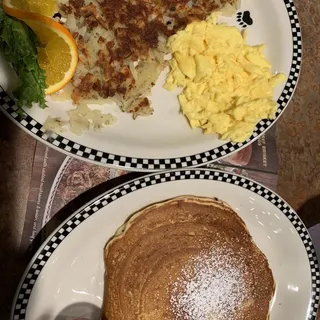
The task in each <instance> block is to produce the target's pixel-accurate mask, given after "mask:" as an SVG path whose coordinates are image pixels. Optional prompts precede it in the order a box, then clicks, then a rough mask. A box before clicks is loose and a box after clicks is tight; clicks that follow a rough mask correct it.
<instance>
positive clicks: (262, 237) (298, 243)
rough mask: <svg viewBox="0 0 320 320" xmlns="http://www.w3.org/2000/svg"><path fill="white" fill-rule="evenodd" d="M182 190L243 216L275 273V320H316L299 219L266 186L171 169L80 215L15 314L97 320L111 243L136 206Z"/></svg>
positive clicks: (313, 272) (62, 230)
mask: <svg viewBox="0 0 320 320" xmlns="http://www.w3.org/2000/svg"><path fill="white" fill-rule="evenodd" d="M180 195H197V196H204V197H217V198H219V199H221V200H223V201H225V202H227V203H228V204H229V205H230V206H231V207H232V208H233V209H234V210H235V211H236V212H237V213H238V214H239V216H240V217H241V218H242V219H243V220H244V222H245V223H246V225H247V227H248V229H249V232H250V234H251V235H252V237H253V239H254V241H255V242H256V244H257V246H258V247H259V248H260V249H261V250H262V252H263V253H264V254H265V255H266V257H267V259H268V261H269V264H270V268H271V269H272V272H273V275H274V278H275V282H276V293H275V297H274V300H273V303H272V305H271V312H270V315H271V316H270V320H284V319H290V320H307V319H308V320H315V319H316V314H317V308H318V303H319V292H320V276H319V269H318V263H317V258H316V255H315V251H314V248H313V245H312V241H311V239H310V236H309V234H308V231H307V229H306V228H305V226H304V225H303V223H302V222H301V220H300V218H299V217H298V216H297V214H296V213H295V212H294V211H293V210H292V209H291V208H290V206H289V205H288V204H287V203H285V202H284V201H283V200H282V199H281V198H280V197H279V196H278V195H276V194H275V193H273V192H272V191H270V190H269V189H267V188H265V187H263V186H262V185H260V184H258V183H256V182H254V181H251V180H248V179H246V178H243V177H241V176H237V175H234V174H230V173H225V172H222V171H215V170H205V169H199V170H197V169H192V170H178V171H169V172H165V173H156V174H152V175H149V176H145V177H142V178H139V179H136V180H133V181H131V182H128V183H126V184H124V185H121V186H119V187H117V188H115V189H113V190H111V191H109V192H107V193H106V194H103V195H101V196H100V197H99V198H97V199H95V200H93V202H91V203H89V204H88V205H86V206H85V207H84V208H82V209H81V210H79V211H78V212H76V213H74V214H73V215H72V216H71V217H70V218H69V219H68V220H67V221H65V222H64V223H63V224H62V225H61V226H60V227H59V228H58V229H57V230H56V231H55V232H54V233H53V234H52V235H51V236H50V237H49V238H48V239H47V241H46V242H45V243H44V245H43V246H42V247H41V248H40V249H39V251H38V252H37V253H36V255H35V256H34V258H33V260H32V261H31V262H30V264H29V266H28V268H27V270H26V272H25V274H24V276H23V277H22V280H21V283H20V285H19V288H18V291H17V295H16V298H15V301H14V305H13V310H12V317H11V319H12V320H43V319H45V320H62V319H64V320H65V319H74V318H77V317H83V318H87V319H98V316H99V312H100V311H99V310H100V308H101V305H102V297H103V289H104V271H105V269H104V261H103V252H104V250H103V249H104V247H105V244H106V242H107V241H108V240H109V238H111V237H112V236H113V235H114V234H115V232H116V230H117V229H118V228H119V227H120V226H121V225H123V223H124V222H125V220H126V219H127V218H128V217H129V216H130V215H131V214H132V213H134V212H135V211H137V210H139V209H141V208H142V207H145V206H147V205H150V204H152V203H154V202H158V201H163V200H166V199H169V198H173V197H176V196H180Z"/></svg>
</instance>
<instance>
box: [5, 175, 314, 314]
mask: <svg viewBox="0 0 320 320" xmlns="http://www.w3.org/2000/svg"><path fill="white" fill-rule="evenodd" d="M180 180H212V181H221V182H224V183H228V184H232V185H236V186H239V187H241V188H245V189H247V190H250V191H252V192H254V193H256V194H257V195H260V196H261V197H263V198H264V199H266V200H268V201H269V202H271V203H272V204H273V205H274V206H276V207H277V208H278V209H279V210H280V211H282V213H283V214H284V215H285V216H286V217H287V218H288V219H289V220H290V222H291V223H292V225H293V227H294V228H295V229H296V231H297V233H298V234H299V236H300V238H301V241H302V242H303V244H304V247H305V250H306V253H307V255H308V259H309V264H310V276H311V286H312V288H311V291H312V292H311V304H310V308H309V310H310V311H309V315H308V320H316V317H317V309H318V304H319V298H320V273H319V266H318V261H317V256H316V252H315V249H314V247H313V244H312V240H311V238H310V235H309V233H308V231H307V229H306V227H305V226H304V224H303V223H302V221H301V219H300V218H299V216H298V215H297V214H296V213H295V212H294V211H293V210H292V209H291V208H290V206H289V205H288V204H287V203H285V202H284V201H283V200H282V199H281V198H280V197H279V196H278V195H276V194H275V193H273V192H272V191H271V190H269V189H266V188H265V187H263V186H262V185H260V184H258V183H256V182H254V181H252V180H249V179H247V178H244V177H242V176H238V175H234V174H231V173H227V172H224V171H217V170H207V169H190V170H177V171H167V172H163V173H155V174H151V175H148V176H144V177H141V178H138V179H135V180H133V181H131V182H128V183H127V184H124V185H121V186H119V187H117V188H116V189H113V190H111V191H110V192H108V193H106V194H105V195H102V196H101V198H99V199H98V200H96V201H94V202H93V203H91V204H89V205H88V206H87V207H85V208H84V209H82V210H81V211H79V212H78V213H76V214H75V215H74V216H72V217H71V218H69V219H68V220H67V221H66V222H65V223H64V224H63V226H62V227H60V228H59V229H58V230H57V231H56V232H55V233H54V235H53V236H52V237H51V238H50V239H48V240H47V241H46V243H45V244H44V245H43V247H42V248H41V249H40V250H39V251H38V253H37V254H36V255H35V257H34V259H33V262H32V263H31V264H30V266H29V268H28V269H27V271H26V273H25V275H24V276H23V278H22V280H21V283H20V285H19V288H18V292H17V295H16V299H15V301H14V305H13V311H12V318H11V320H25V317H26V310H27V307H28V302H29V298H30V295H31V293H32V289H33V287H34V284H35V282H36V281H37V278H38V276H39V274H40V273H41V270H42V269H43V267H44V265H45V264H46V263H47V262H48V260H49V259H50V256H51V255H52V253H53V252H54V251H55V250H56V249H57V248H58V246H59V245H60V243H61V242H62V241H64V240H65V239H66V237H67V236H68V235H69V234H70V233H71V232H72V231H73V230H74V229H75V228H77V226H78V225H79V224H81V223H82V222H84V221H85V220H86V219H88V218H89V217H90V216H92V215H93V214H95V212H97V211H98V210H100V209H101V208H103V207H105V206H107V205H108V204H110V203H111V202H113V201H116V200H117V199H119V198H121V197H122V196H125V195H127V194H129V193H132V192H135V191H136V190H139V189H143V188H147V187H149V186H152V185H155V184H161V183H167V182H170V181H180Z"/></svg>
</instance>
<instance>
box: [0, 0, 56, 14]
mask: <svg viewBox="0 0 320 320" xmlns="http://www.w3.org/2000/svg"><path fill="white" fill-rule="evenodd" d="M2 3H3V6H6V7H7V11H6V12H7V13H8V14H9V15H12V16H15V11H16V10H23V11H27V12H33V13H38V14H40V15H43V16H47V17H52V16H53V14H54V13H55V12H56V11H57V4H56V0H2ZM9 11H10V12H11V13H10V12H9Z"/></svg>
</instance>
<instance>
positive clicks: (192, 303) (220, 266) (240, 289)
mask: <svg viewBox="0 0 320 320" xmlns="http://www.w3.org/2000/svg"><path fill="white" fill-rule="evenodd" d="M245 270H246V267H245V265H244V263H243V262H242V261H241V259H239V256H236V255H235V254H234V253H233V252H232V251H231V250H230V249H227V248H224V249H223V248H216V249H212V250H210V251H207V252H203V253H201V254H200V255H198V256H197V257H196V258H194V259H193V260H192V261H191V263H190V265H188V266H186V267H184V269H183V270H182V272H181V275H180V276H179V278H178V279H177V281H176V282H175V283H174V284H173V289H172V292H171V298H170V303H171V308H172V310H173V312H174V315H175V317H176V319H185V320H227V319H228V320H230V319H231V317H232V316H233V315H234V313H235V311H236V310H237V308H239V307H240V306H241V304H242V303H243V302H244V300H245V298H246V284H245V279H244V271H245Z"/></svg>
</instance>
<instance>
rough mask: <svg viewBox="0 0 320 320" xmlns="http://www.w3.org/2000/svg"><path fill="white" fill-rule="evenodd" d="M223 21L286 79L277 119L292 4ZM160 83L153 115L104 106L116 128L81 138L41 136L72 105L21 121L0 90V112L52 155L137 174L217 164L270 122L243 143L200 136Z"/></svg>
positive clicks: (295, 37) (5, 71) (289, 56)
mask: <svg viewBox="0 0 320 320" xmlns="http://www.w3.org/2000/svg"><path fill="white" fill-rule="evenodd" d="M249 15H250V16H251V19H252V21H253V23H252V24H251V25H249V24H248V23H244V22H243V20H245V21H247V22H249V23H251V22H250V21H249V20H248V19H247V18H248V16H249ZM243 17H244V18H243ZM223 21H226V22H228V24H230V25H237V26H238V27H239V28H240V29H241V28H248V29H249V30H248V42H249V43H250V44H259V43H265V44H266V45H267V49H266V56H267V58H268V59H269V60H270V61H271V63H272V66H273V72H283V73H285V74H286V76H287V77H288V81H287V83H286V84H283V85H282V86H279V87H278V88H277V90H276V92H275V95H274V98H275V100H277V102H278V111H277V116H276V119H275V120H277V119H278V117H279V116H280V114H281V113H282V112H283V111H284V109H285V107H286V106H287V104H288V102H289V101H290V99H291V97H292V95H293V92H294V89H295V87H296V84H297V81H298V77H299V72H300V64H301V53H302V48H301V33H300V26H299V21H298V17H297V12H296V9H295V7H294V5H293V3H292V0H259V1H252V0H242V1H241V11H239V12H238V13H237V14H236V15H235V16H233V17H231V18H223ZM0 58H1V57H0ZM0 70H1V72H0V85H1V86H2V87H3V88H4V90H8V89H10V88H11V87H12V86H11V83H10V81H9V79H12V76H11V73H10V69H9V68H8V66H7V65H6V64H5V63H4V61H3V59H2V60H1V59H0ZM164 79H165V72H164V73H162V75H161V77H160V78H159V80H158V81H157V84H156V86H155V87H154V88H153V90H152V102H153V105H154V109H155V113H154V115H153V116H149V117H140V118H138V119H136V120H133V119H132V116H131V115H130V114H125V113H121V112H120V110H119V108H118V107H117V106H115V105H113V106H104V107H103V109H104V111H105V112H111V113H112V114H114V115H115V116H116V117H117V118H118V121H117V123H116V124H115V125H114V126H111V127H108V128H105V129H103V131H101V132H93V131H91V132H86V133H84V134H83V135H82V136H76V135H74V134H72V133H71V132H66V133H64V135H63V136H62V135H54V136H50V138H48V136H47V135H46V134H44V133H43V132H42V131H41V127H42V124H43V123H44V121H45V119H46V118H47V116H48V115H51V116H55V117H56V116H61V117H63V116H65V110H66V109H68V108H70V106H71V102H70V103H68V102H51V103H49V105H50V108H48V109H46V110H42V109H40V108H38V107H34V108H32V109H31V110H26V112H27V113H28V116H27V117H26V118H25V119H21V118H19V116H18V115H17V113H16V112H15V111H16V108H15V107H14V103H13V101H12V100H11V99H10V98H9V97H8V96H7V94H6V93H5V91H3V90H2V89H1V87H0V105H1V106H2V108H0V109H3V110H5V112H6V114H7V115H8V116H10V118H12V119H14V120H15V122H16V123H18V124H19V125H20V126H21V127H22V128H24V129H25V130H27V132H28V133H30V134H31V135H33V136H34V137H35V138H37V139H38V140H40V141H42V142H45V143H46V144H48V145H50V146H52V147H54V148H56V149H57V150H60V151H62V152H64V153H67V154H69V155H72V156H75V157H80V158H82V159H84V160H87V161H93V162H95V163H97V164H102V165H108V166H113V167H122V168H125V169H126V170H130V169H131V170H140V171H157V170H162V169H175V168H183V167H191V166H200V165H204V164H207V163H209V162H212V161H215V160H218V159H221V158H223V157H225V156H227V155H229V154H231V153H232V152H235V151H236V150H239V149H241V148H243V147H244V146H246V145H248V144H250V143H251V142H253V141H254V140H255V139H257V138H258V137H259V136H260V135H261V134H262V133H263V132H264V131H266V130H267V129H268V128H270V126H271V125H272V124H273V123H274V122H275V120H272V121H270V120H262V121H260V122H259V124H258V125H257V127H256V129H255V131H254V134H253V135H252V136H251V137H250V139H248V140H247V141H245V142H244V143H231V142H228V141H222V140H219V139H218V138H217V136H216V135H203V134H202V133H201V130H200V129H199V130H198V129H197V130H192V129H191V128H190V127H189V125H188V123H187V121H186V119H185V118H184V117H183V116H182V115H181V114H179V105H178V100H177V96H176V95H174V94H173V93H170V92H168V91H166V90H165V89H163V88H162V84H163V83H164Z"/></svg>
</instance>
